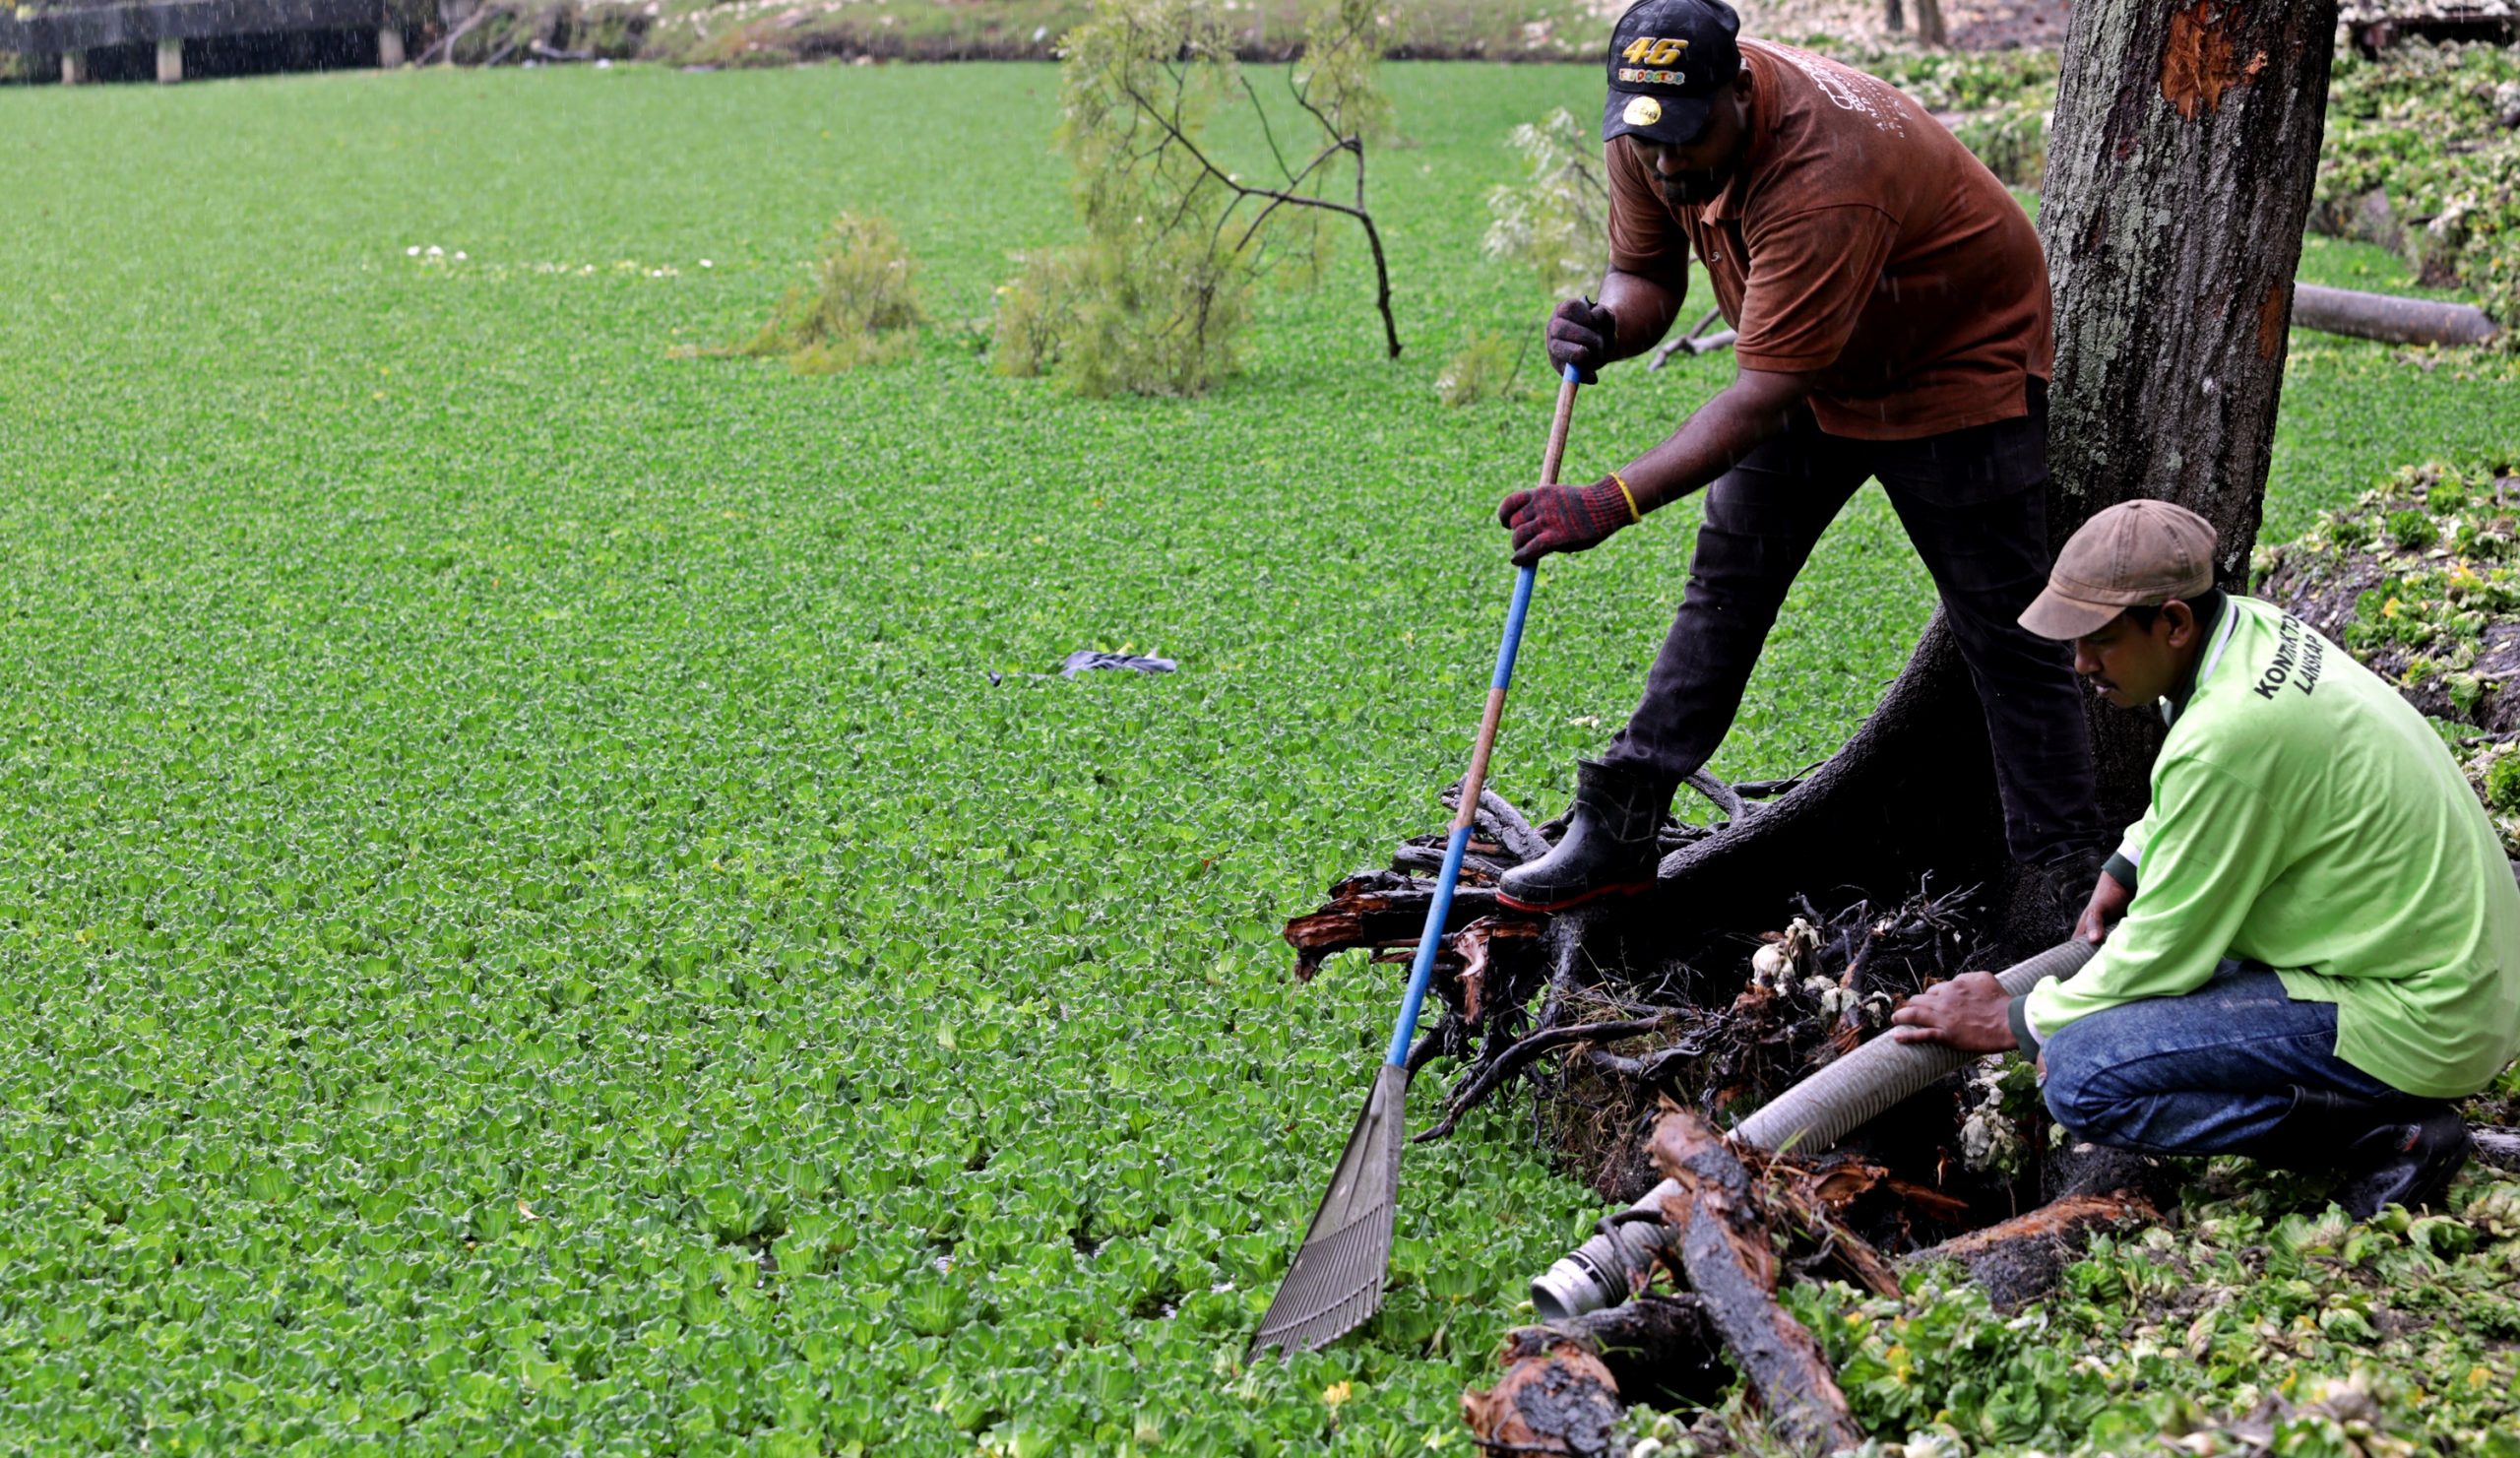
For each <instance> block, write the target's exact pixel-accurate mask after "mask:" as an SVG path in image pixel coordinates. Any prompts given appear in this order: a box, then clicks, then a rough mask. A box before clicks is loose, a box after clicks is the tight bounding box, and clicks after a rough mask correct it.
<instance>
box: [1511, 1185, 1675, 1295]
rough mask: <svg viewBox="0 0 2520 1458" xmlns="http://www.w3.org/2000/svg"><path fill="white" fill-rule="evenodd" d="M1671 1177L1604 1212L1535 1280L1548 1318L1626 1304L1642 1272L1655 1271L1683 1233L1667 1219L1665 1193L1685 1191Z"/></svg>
mask: <svg viewBox="0 0 2520 1458" xmlns="http://www.w3.org/2000/svg"><path fill="white" fill-rule="evenodd" d="M1679 1188H1680V1186H1679V1183H1678V1181H1676V1180H1670V1179H1666V1180H1664V1181H1663V1182H1662V1183H1661V1184H1658V1185H1656V1186H1654V1188H1652V1189H1651V1190H1648V1191H1647V1192H1646V1195H1645V1198H1644V1199H1641V1200H1639V1201H1637V1202H1636V1203H1635V1204H1633V1205H1630V1206H1628V1207H1627V1208H1626V1209H1624V1210H1619V1211H1615V1212H1612V1213H1611V1214H1608V1215H1606V1216H1604V1217H1602V1220H1601V1223H1600V1224H1599V1225H1597V1226H1595V1227H1594V1229H1595V1230H1596V1231H1597V1232H1599V1234H1597V1235H1595V1236H1593V1238H1591V1239H1589V1240H1587V1241H1585V1242H1584V1243H1583V1244H1582V1245H1580V1246H1578V1247H1577V1248H1575V1249H1574V1250H1573V1251H1570V1252H1568V1253H1567V1254H1565V1255H1562V1256H1559V1257H1558V1259H1557V1262H1556V1264H1554V1265H1552V1266H1550V1267H1549V1268H1548V1270H1547V1271H1546V1272H1545V1273H1544V1274H1542V1275H1540V1276H1538V1277H1535V1278H1534V1279H1533V1281H1532V1309H1533V1310H1534V1311H1536V1312H1538V1313H1539V1315H1540V1319H1541V1320H1543V1321H1565V1320H1568V1319H1570V1318H1572V1317H1576V1316H1581V1315H1583V1314H1584V1313H1585V1312H1587V1311H1600V1310H1604V1309H1606V1308H1607V1307H1610V1306H1616V1305H1621V1304H1624V1303H1625V1302H1626V1300H1627V1299H1628V1298H1629V1297H1630V1296H1631V1295H1633V1294H1634V1293H1635V1290H1636V1285H1635V1283H1636V1281H1637V1280H1638V1278H1640V1277H1642V1276H1646V1275H1650V1274H1652V1273H1653V1270H1654V1263H1655V1261H1656V1260H1657V1259H1658V1258H1659V1257H1660V1256H1661V1254H1662V1252H1663V1249H1664V1247H1665V1246H1666V1245H1667V1244H1668V1243H1669V1242H1670V1239H1671V1238H1672V1237H1673V1236H1676V1235H1678V1234H1679V1233H1678V1232H1677V1231H1674V1230H1672V1229H1671V1228H1670V1226H1667V1225H1665V1224H1664V1223H1663V1197H1664V1196H1665V1195H1667V1194H1676V1193H1678V1192H1679Z"/></svg>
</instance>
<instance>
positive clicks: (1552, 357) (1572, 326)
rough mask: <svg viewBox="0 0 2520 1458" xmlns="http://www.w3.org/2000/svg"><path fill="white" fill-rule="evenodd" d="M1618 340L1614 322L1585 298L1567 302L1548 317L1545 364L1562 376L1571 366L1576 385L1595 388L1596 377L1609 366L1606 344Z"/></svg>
mask: <svg viewBox="0 0 2520 1458" xmlns="http://www.w3.org/2000/svg"><path fill="white" fill-rule="evenodd" d="M1617 338H1618V321H1617V320H1616V319H1613V318H1611V317H1610V311H1609V310H1607V309H1606V308H1603V307H1602V306H1601V305H1600V304H1597V303H1595V302H1593V301H1592V300H1591V299H1589V298H1570V299H1568V300H1567V301H1566V302H1564V303H1562V304H1559V305H1558V306H1557V312H1555V313H1553V314H1551V315H1549V316H1548V362H1549V363H1551V364H1554V365H1556V366H1557V368H1558V370H1559V371H1560V372H1561V373H1562V372H1564V370H1565V368H1566V366H1568V365H1570V364H1571V365H1573V366H1575V380H1576V383H1577V384H1582V385H1591V384H1597V383H1599V382H1600V380H1601V375H1600V374H1598V373H1596V371H1598V370H1599V369H1600V368H1601V367H1602V366H1603V365H1605V364H1607V363H1609V352H1610V342H1611V341H1613V340H1615V339H1617Z"/></svg>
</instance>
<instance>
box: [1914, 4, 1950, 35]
mask: <svg viewBox="0 0 2520 1458" xmlns="http://www.w3.org/2000/svg"><path fill="white" fill-rule="evenodd" d="M1948 38H1949V37H1947V36H1946V35H1944V33H1943V30H1942V0H1917V43H1918V44H1919V45H1931V46H1940V45H1943V44H1945V43H1946V42H1947V40H1948Z"/></svg>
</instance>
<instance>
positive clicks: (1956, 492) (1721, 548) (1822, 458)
mask: <svg viewBox="0 0 2520 1458" xmlns="http://www.w3.org/2000/svg"><path fill="white" fill-rule="evenodd" d="M2028 403H2029V406H2030V413H2029V414H2028V415H2026V416H2022V417H2019V418H2016V419H2011V420H2000V421H1997V422H1996V423H1994V424H1991V425H1978V426H1972V427H1971V428H1969V429H1966V430H1953V431H1949V432H1946V433H1944V434H1941V435H1931V436H1926V437H1924V438H1923V439H1921V440H1900V441H1872V440H1851V439H1848V438H1846V437H1844V436H1835V435H1828V434H1825V433H1823V432H1822V431H1821V429H1820V427H1819V426H1818V425H1817V424H1816V423H1815V422H1814V421H1813V420H1812V418H1811V414H1810V412H1809V411H1808V410H1807V409H1804V410H1799V411H1797V412H1796V414H1795V418H1794V422H1793V424H1792V425H1791V426H1789V427H1788V428H1787V430H1786V432H1785V433H1784V434H1782V435H1780V436H1777V437H1775V438H1774V439H1772V440H1770V441H1768V442H1767V443H1766V444H1764V445H1762V446H1760V447H1759V448H1758V449H1756V450H1754V451H1752V452H1751V453H1750V454H1749V455H1748V456H1747V457H1745V458H1744V459H1743V460H1742V462H1741V464H1740V465H1738V466H1736V467H1734V468H1733V470H1732V471H1730V472H1727V473H1726V474H1725V475H1723V476H1721V477H1719V478H1718V479H1717V480H1716V482H1715V484H1714V486H1713V487H1712V488H1710V489H1709V490H1708V492H1707V495H1706V517H1705V521H1704V524H1703V525H1701V526H1700V527H1699V528H1698V533H1697V550H1696V553H1695V554H1694V555H1693V556H1692V557H1691V558H1690V560H1689V580H1688V588H1687V591H1686V592H1685V593H1684V594H1683V596H1682V598H1681V601H1680V610H1679V615H1678V616H1677V617H1675V618H1674V619H1673V620H1672V622H1671V632H1670V637H1668V638H1667V639H1665V640H1664V643H1663V651H1662V654H1661V655H1660V656H1659V657H1657V658H1656V659H1655V661H1654V667H1653V670H1652V671H1651V672H1650V673H1649V674H1648V675H1647V676H1646V680H1645V700H1644V702H1643V703H1641V704H1639V705H1637V708H1636V713H1635V715H1634V716H1633V717H1632V718H1630V719H1629V720H1628V722H1627V728H1625V729H1621V730H1620V731H1619V734H1618V737H1617V739H1616V740H1615V741H1613V742H1612V744H1611V746H1610V749H1609V752H1608V753H1607V755H1606V756H1604V757H1605V758H1606V759H1607V760H1608V761H1609V762H1610V763H1611V764H1613V765H1616V766H1619V767H1621V768H1625V769H1631V770H1634V771H1636V772H1639V773H1643V774H1646V775H1649V776H1651V777H1654V778H1656V779H1659V780H1660V781H1662V782H1664V783H1667V784H1670V785H1673V786H1676V785H1677V784H1678V783H1679V782H1680V781H1681V780H1683V779H1685V778H1687V777H1688V776H1689V775H1690V774H1692V773H1693V772H1695V771H1696V770H1697V769H1698V767H1699V766H1701V765H1703V764H1705V763H1706V761H1707V758H1708V757H1709V756H1710V755H1712V754H1714V752H1715V747H1716V745H1717V744H1719V743H1721V742H1722V741H1723V738H1724V733H1725V730H1727V729H1731V728H1732V726H1733V715H1734V714H1735V713H1737V712H1738V711H1739V709H1740V707H1741V692H1742V689H1743V688H1744V687H1745V686H1746V685H1747V684H1748V683H1749V680H1750V669H1751V666H1753V665H1754V664H1755V663H1756V662H1757V661H1758V656H1759V649H1760V648H1761V647H1762V646H1763V645H1764V644H1765V643H1766V642H1767V636H1768V629H1769V628H1770V627H1772V626H1773V625H1774V624H1775V622H1776V613H1777V607H1778V605H1779V604H1780V603H1782V602H1784V601H1785V593H1786V589H1787V588H1788V587H1791V586H1792V585H1793V583H1794V575H1795V574H1796V572H1799V571H1800V570H1802V563H1803V561H1804V560H1805V559H1806V558H1808V557H1809V556H1810V555H1811V548H1812V546H1813V544H1814V543H1816V542H1817V541H1818V540H1819V539H1820V534H1821V532H1822V531H1824V530H1826V529H1827V527H1828V525H1829V523H1830V522H1831V521H1832V520H1834V519H1835V518H1836V517H1837V514H1838V509H1839V508H1840V507H1842V506H1844V505H1846V503H1847V501H1848V499H1849V498H1850V497H1852V496H1854V494H1855V492H1856V489H1857V488H1858V487H1859V486H1861V485H1862V484H1863V482H1864V480H1865V479H1866V478H1867V477H1877V478H1878V479H1879V480H1880V481H1881V484H1882V488H1883V489H1884V490H1886V491H1887V492H1888V493H1889V495H1890V504H1891V506H1892V507H1893V508H1895V509H1896V510H1897V511H1898V513H1899V520H1900V522H1901V524H1902V525H1904V526H1905V527H1906V528H1907V529H1908V539H1909V540H1910V541H1912V542H1915V543H1916V547H1917V554H1918V555H1919V556H1921V557H1922V558H1923V559H1924V564H1925V569H1926V570H1927V571H1929V572H1931V573H1932V574H1933V581H1934V587H1935V589H1936V590H1937V591H1938V592H1939V593H1940V594H1941V596H1942V605H1943V609H1944V611H1945V613H1946V614H1947V616H1948V617H1949V619H1950V623H1951V627H1952V629H1953V631H1954V632H1955V633H1956V634H1957V635H1958V637H1959V640H1960V652H1961V656H1962V657H1963V658H1964V659H1965V660H1967V662H1968V665H1969V674H1970V676H1971V677H1972V678H1973V679H1975V680H1976V681H1977V686H1978V698H1979V701H1980V702H1981V703H1982V704H1984V705H1985V711H1986V732H1987V735H1988V737H1989V738H1990V739H1991V740H1992V741H1993V744H1994V752H1995V784H1996V788H1997V790H1998V791H1999V792H2001V794H2002V796H2003V810H2004V838H2005V841H2006V842H2007V844H2009V846H2010V847H2011V849H2012V854H2013V856H2014V857H2015V858H2016V859H2018V860H2022V861H2025V862H2027V863H2029V864H2033V865H2044V864H2047V863H2048V862H2050V861H2053V860H2055V859H2058V858H2060V857H2062V856H2065V855H2067V854H2069V853H2072V852H2076V851H2081V850H2084V849H2087V848H2093V847H2098V846H2100V845H2102V844H2103V843H2104V842H2106V841H2107V840H2108V838H2109V833H2108V829H2107V827H2106V826H2104V825H2103V824H2102V822H2101V818H2100V808H2099V803H2098V800H2097V798H2096V797H2095V794H2094V787H2093V780H2092V758H2091V730H2090V729H2089V727H2088V726H2086V725H2085V724H2084V722H2083V706H2082V696H2081V693H2080V690H2079V689H2078V688H2077V687H2076V685H2075V682H2074V674H2073V661H2072V655H2071V653H2070V652H2069V651H2068V650H2067V649H2066V647H2065V645H2063V644H2061V643H2051V642H2048V641H2047V640H2046V639H2044V638H2040V637H2037V636H2035V635H2034V634H2032V633H2031V632H2030V631H2029V630H2028V629H2025V628H2024V627H2022V626H2021V624H2020V622H2019V621H2018V619H2019V617H2020V614H2021V610H2022V609H2023V608H2024V607H2027V606H2029V605H2030V600H2031V599H2032V598H2034V597H2037V596H2038V595H2039V592H2040V590H2041V589H2042V588H2044V587H2045V586H2047V568H2048V565H2049V562H2048V554H2047V383H2046V382H2045V381H2043V380H2036V379H2034V380H2032V381H2031V382H2030V390H2029V402H2028Z"/></svg>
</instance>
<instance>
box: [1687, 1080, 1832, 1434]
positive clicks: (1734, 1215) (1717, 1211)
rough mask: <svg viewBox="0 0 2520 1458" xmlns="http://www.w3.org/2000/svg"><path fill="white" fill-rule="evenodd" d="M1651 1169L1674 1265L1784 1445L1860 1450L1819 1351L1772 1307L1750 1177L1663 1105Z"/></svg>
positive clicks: (1772, 1274) (1704, 1129) (1768, 1252)
mask: <svg viewBox="0 0 2520 1458" xmlns="http://www.w3.org/2000/svg"><path fill="white" fill-rule="evenodd" d="M1652 1148H1653V1155H1654V1163H1655V1164H1656V1166H1657V1167H1659V1168H1660V1169H1661V1170H1662V1171H1663V1173H1664V1174H1665V1175H1666V1176H1667V1177H1669V1178H1670V1180H1671V1181H1672V1182H1673V1183H1674V1184H1675V1185H1676V1186H1677V1188H1676V1189H1675V1190H1672V1191H1670V1192H1668V1193H1666V1194H1665V1195H1664V1197H1663V1221H1664V1223H1665V1224H1666V1225H1669V1226H1670V1227H1671V1228H1672V1230H1673V1232H1674V1234H1675V1238H1674V1239H1673V1241H1672V1244H1673V1246H1674V1247H1676V1249H1677V1251H1678V1254H1679V1265H1680V1270H1681V1272H1682V1274H1683V1275H1685V1276H1686V1277H1687V1278H1688V1284H1689V1290H1691V1291H1692V1292H1695V1293H1696V1294H1697V1298H1698V1300H1699V1301H1700V1303H1701V1305H1702V1307H1703V1309H1704V1310H1705V1312H1706V1315H1707V1319H1708V1321H1709V1322H1710V1323H1711V1324H1712V1325H1713V1326H1714V1327H1715V1329H1716V1331H1717V1332H1718V1333H1719V1334H1721V1335H1722V1336H1723V1338H1724V1346H1725V1349H1726V1350H1727V1351H1728V1352H1730V1353H1731V1354H1732V1355H1733V1362H1734V1363H1735V1364H1736V1365H1738V1366H1739V1367H1740V1369H1741V1375H1742V1376H1743V1378H1745V1379H1746V1380H1747V1381H1748V1383H1749V1387H1750V1391H1751V1393H1752V1394H1753V1395H1754V1396H1755V1397H1756V1398H1757V1400H1758V1403H1759V1406H1760V1407H1761V1408H1763V1409H1764V1410H1765V1411H1766V1412H1767V1414H1768V1416H1769V1418H1770V1420H1771V1421H1772V1422H1774V1423H1775V1425H1776V1426H1777V1428H1778V1430H1779V1431H1781V1432H1783V1433H1784V1434H1785V1435H1786V1437H1787V1439H1788V1440H1789V1441H1792V1442H1796V1443H1799V1444H1801V1445H1803V1446H1805V1447H1815V1448H1819V1449H1821V1450H1823V1451H1827V1450H1831V1449H1836V1448H1851V1447H1854V1446H1856V1445H1857V1444H1859V1443H1860V1442H1862V1441H1863V1434H1862V1433H1861V1432H1860V1431H1859V1430H1858V1429H1857V1428H1856V1426H1855V1419H1854V1418H1852V1417H1851V1416H1849V1415H1848V1412H1847V1399H1846V1394H1845V1393H1844V1392H1841V1391H1840V1390H1838V1379H1837V1375H1836V1374H1835V1373H1834V1372H1832V1371H1830V1369H1829V1363H1828V1359H1826V1358H1824V1357H1822V1356H1821V1355H1820V1344H1819V1343H1818V1342H1817V1341H1816V1340H1814V1339H1813V1337H1812V1335H1811V1333H1810V1332H1809V1331H1807V1330H1805V1329H1804V1328H1803V1325H1802V1323H1801V1322H1799V1321H1796V1320H1795V1319H1794V1317H1793V1315H1792V1314H1791V1313H1789V1312H1788V1311H1787V1310H1786V1309H1785V1308H1784V1307H1783V1306H1780V1305H1778V1304H1777V1300H1776V1266H1777V1259H1776V1248H1775V1246H1774V1245H1773V1244H1771V1243H1770V1241H1769V1238H1768V1229H1767V1224H1766V1222H1765V1220H1764V1218H1763V1217H1762V1215H1761V1213H1760V1207H1759V1200H1758V1195H1757V1193H1756V1192H1755V1190H1754V1189H1753V1188H1752V1186H1751V1182H1750V1173H1749V1172H1748V1171H1747V1170H1745V1169H1743V1168H1742V1167H1741V1162H1740V1161H1739V1160H1738V1159H1736V1158H1734V1157H1733V1151H1732V1150H1730V1149H1728V1148H1726V1147H1725V1144H1724V1137H1723V1136H1722V1135H1721V1134H1718V1133H1717V1132H1716V1131H1715V1129H1714V1127H1713V1126H1712V1125H1710V1124H1708V1123H1707V1122H1706V1120H1704V1119H1702V1118H1700V1117H1698V1116H1697V1115H1696V1114H1695V1113H1692V1112H1690V1111H1689V1110H1687V1109H1681V1108H1679V1107H1678V1106H1676V1105H1672V1104H1670V1103H1669V1102H1668V1101H1666V1104H1665V1107H1664V1112H1663V1116H1662V1118H1661V1119H1660V1120H1658V1121H1657V1122H1656V1124H1655V1127H1654V1141H1653V1146H1652Z"/></svg>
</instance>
